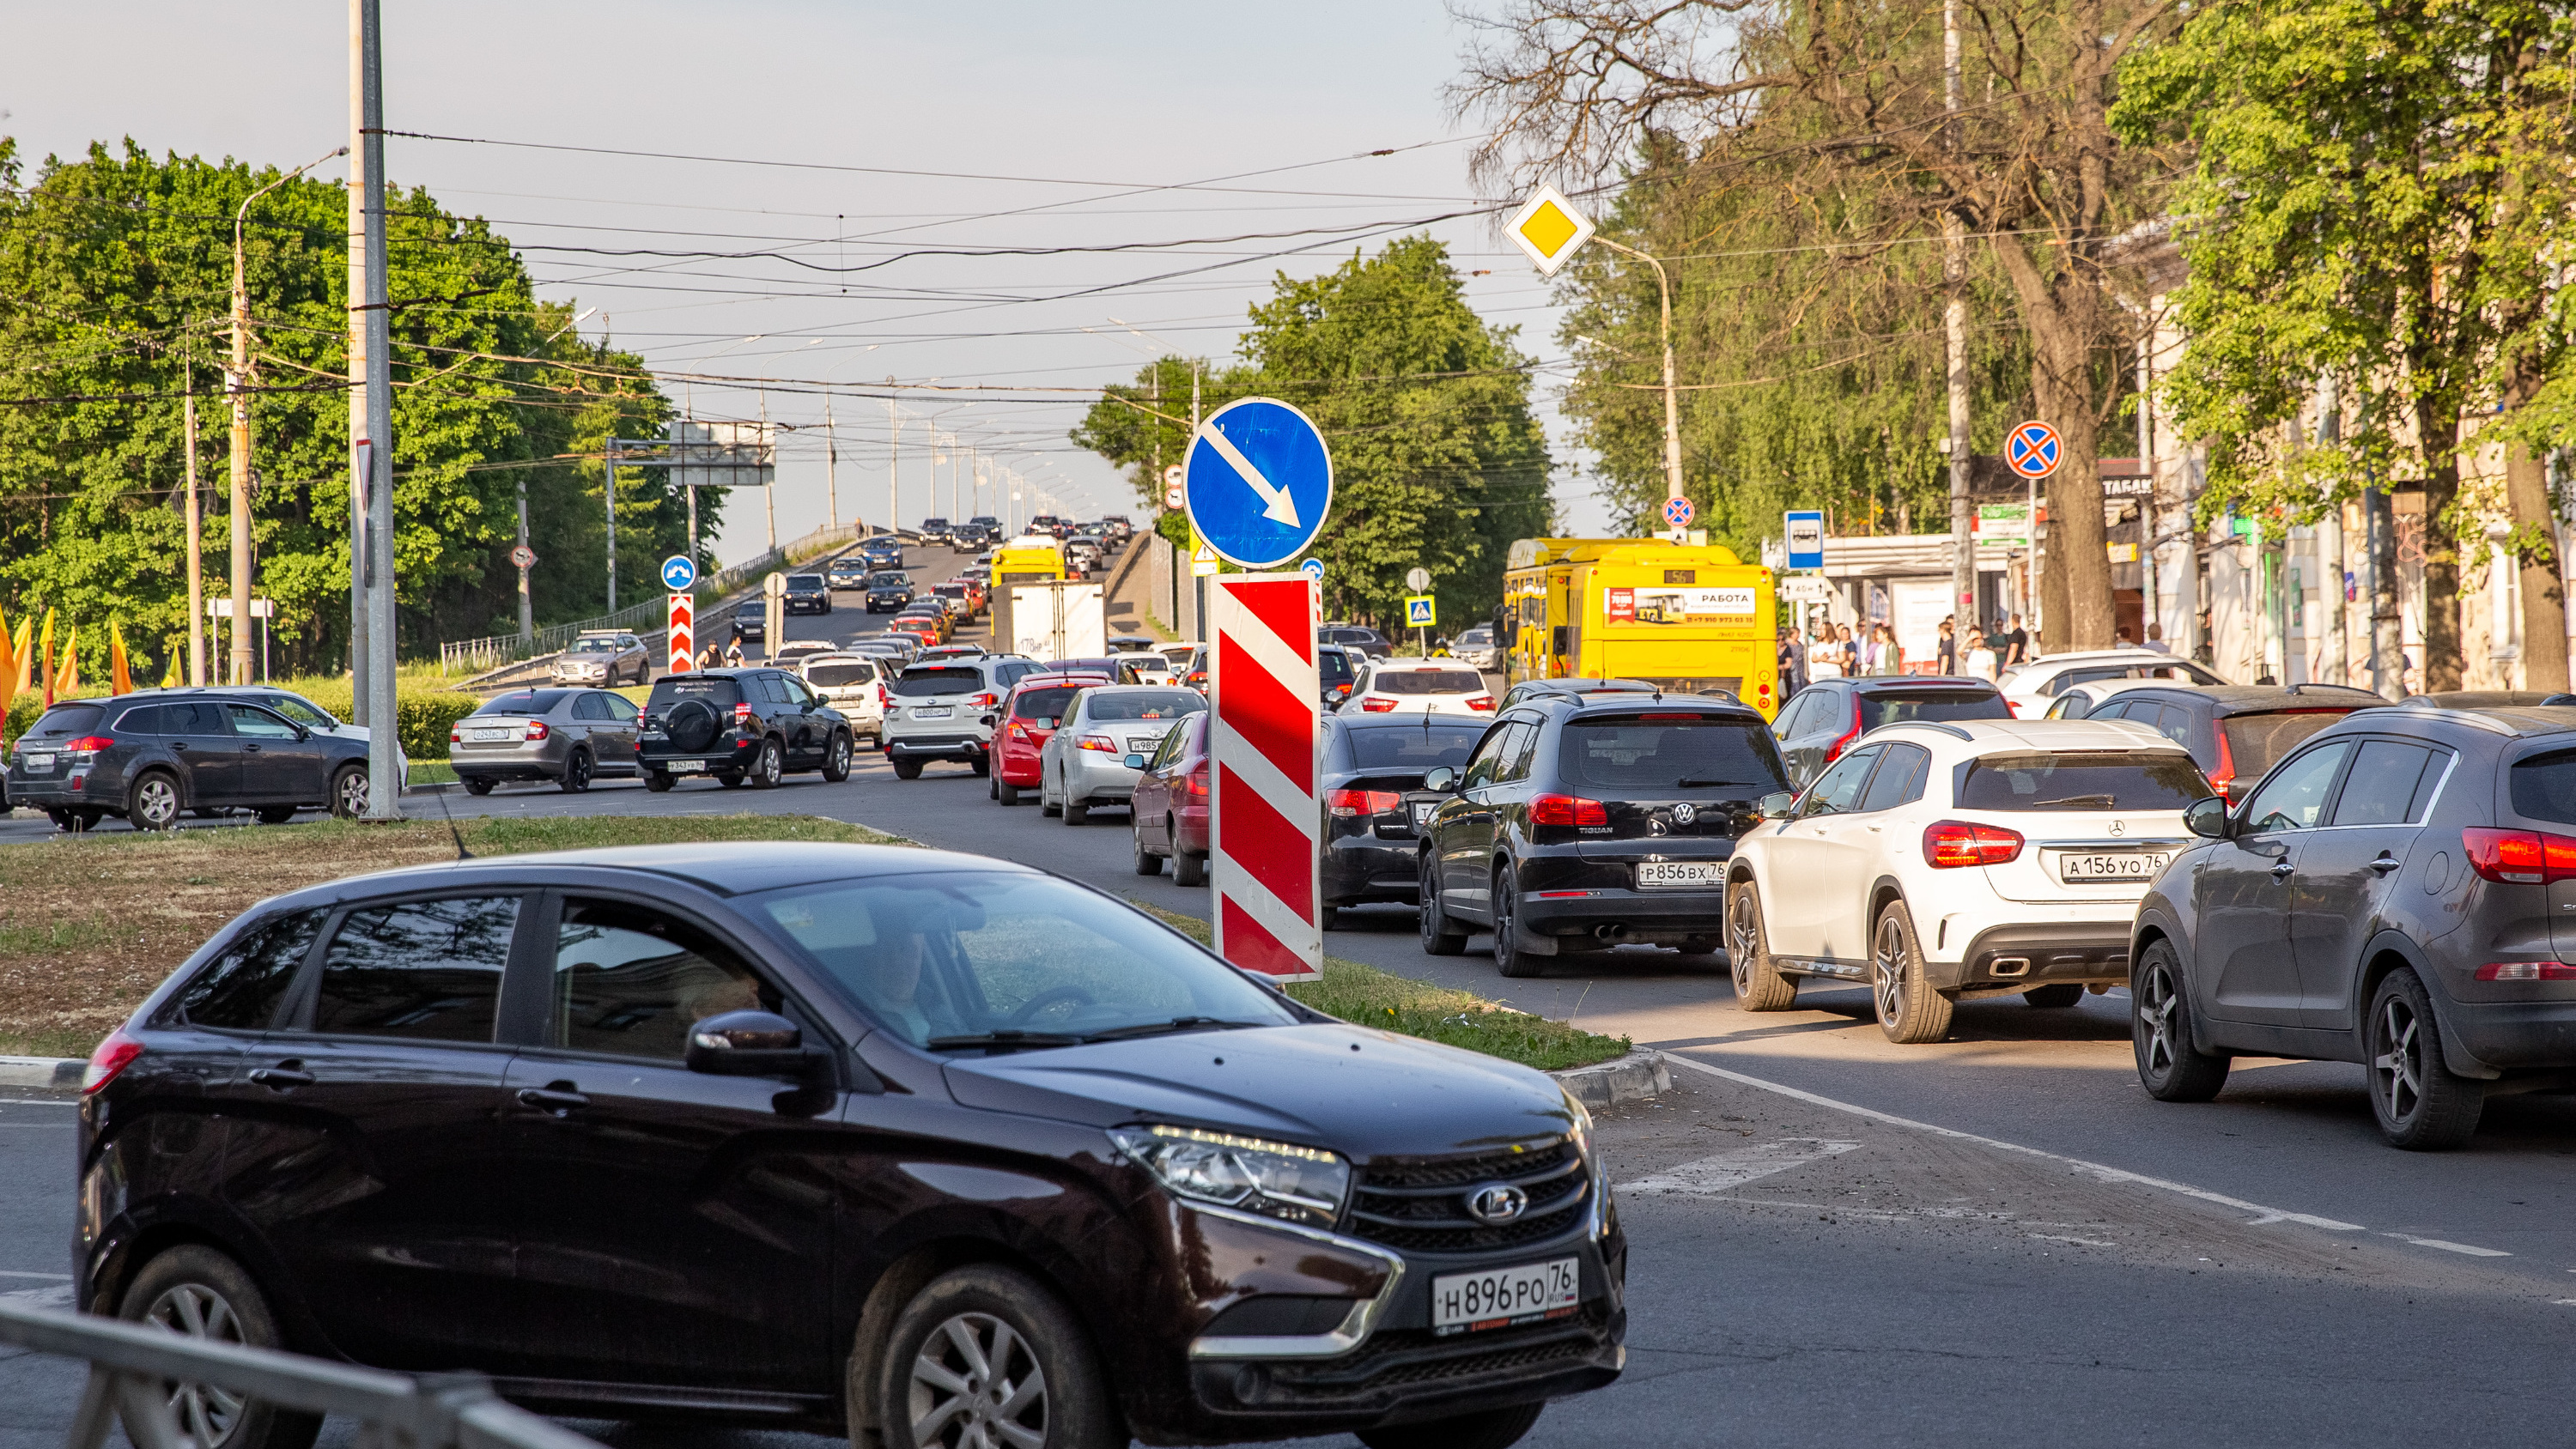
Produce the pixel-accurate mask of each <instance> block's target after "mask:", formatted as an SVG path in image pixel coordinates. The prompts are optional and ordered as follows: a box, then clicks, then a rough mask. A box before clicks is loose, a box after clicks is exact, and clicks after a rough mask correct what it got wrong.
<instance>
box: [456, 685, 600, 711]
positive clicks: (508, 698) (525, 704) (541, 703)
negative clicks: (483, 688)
mask: <svg viewBox="0 0 2576 1449" xmlns="http://www.w3.org/2000/svg"><path fill="white" fill-rule="evenodd" d="M588 692H589V691H587V690H571V689H514V690H511V691H510V692H509V693H507V694H496V695H494V696H492V697H491V698H490V699H487V700H485V701H483V707H482V708H481V709H478V710H476V711H474V712H475V713H476V714H525V715H539V714H547V713H550V712H552V711H553V709H554V707H555V706H556V705H559V704H561V703H563V701H564V696H566V695H569V694H581V693H588Z"/></svg>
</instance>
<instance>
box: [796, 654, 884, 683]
mask: <svg viewBox="0 0 2576 1449" xmlns="http://www.w3.org/2000/svg"><path fill="white" fill-rule="evenodd" d="M876 677H877V667H876V666H875V665H873V664H862V663H860V662H859V661H857V660H855V659H853V660H851V661H849V662H848V663H846V664H845V663H841V662H839V661H837V660H836V661H834V662H832V663H829V664H808V665H806V666H805V682H806V683H807V684H811V685H813V686H815V687H816V688H818V689H830V688H832V687H833V686H835V685H842V684H866V683H867V682H869V681H870V680H873V679H875V678H876Z"/></svg>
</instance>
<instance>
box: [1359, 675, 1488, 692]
mask: <svg viewBox="0 0 2576 1449" xmlns="http://www.w3.org/2000/svg"><path fill="white" fill-rule="evenodd" d="M1484 692H1485V677H1484V676H1483V675H1481V674H1478V673H1477V672H1476V671H1474V670H1472V669H1388V670H1381V671H1379V673H1378V676H1377V677H1376V678H1375V679H1372V680H1370V681H1369V693H1371V694H1395V695H1412V694H1482V693H1484Z"/></svg>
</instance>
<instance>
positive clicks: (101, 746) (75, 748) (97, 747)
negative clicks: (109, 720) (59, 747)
mask: <svg viewBox="0 0 2576 1449" xmlns="http://www.w3.org/2000/svg"><path fill="white" fill-rule="evenodd" d="M115 747H116V741H115V740H114V739H113V738H111V737H109V736H107V735H83V736H81V737H80V738H79V739H76V740H67V741H65V742H64V744H63V753H64V754H66V755H94V754H97V753H98V752H99V751H101V750H106V749H113V748H115Z"/></svg>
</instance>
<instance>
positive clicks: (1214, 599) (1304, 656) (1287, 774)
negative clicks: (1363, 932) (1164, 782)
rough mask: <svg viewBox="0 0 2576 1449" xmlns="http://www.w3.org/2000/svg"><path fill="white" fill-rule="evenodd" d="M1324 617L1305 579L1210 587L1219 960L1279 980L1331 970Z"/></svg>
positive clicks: (1237, 578) (1268, 578)
mask: <svg viewBox="0 0 2576 1449" xmlns="http://www.w3.org/2000/svg"><path fill="white" fill-rule="evenodd" d="M1316 608H1317V591H1316V588H1315V585H1314V583H1313V581H1312V580H1310V579H1308V578H1307V577H1306V576H1305V575H1304V574H1302V573H1296V574H1219V575H1217V576H1215V577H1213V578H1211V579H1209V580H1208V624H1209V627H1210V629H1211V630H1212V631H1213V632H1212V633H1211V634H1210V635H1209V637H1211V638H1213V639H1214V640H1216V659H1215V665H1214V667H1213V668H1212V669H1210V670H1209V672H1208V693H1209V697H1210V699H1211V700H1212V701H1213V704H1212V706H1211V708H1212V709H1213V710H1214V712H1215V715H1216V719H1215V721H1214V723H1213V724H1212V725H1211V727H1210V730H1209V735H1210V738H1211V740H1212V741H1213V742H1214V746H1215V748H1214V750H1213V751H1212V753H1213V755H1214V757H1215V759H1214V765H1215V768H1214V769H1213V771H1212V772H1211V774H1212V775H1213V779H1212V780H1211V781H1210V791H1209V797H1208V841H1209V845H1208V850H1209V857H1208V863H1209V867H1210V872H1209V873H1210V876H1211V879H1212V880H1213V882H1214V885H1215V888H1216V950H1217V954H1218V955H1220V956H1223V957H1224V958H1225V959H1226V960H1228V961H1231V962H1233V963H1234V964H1235V965H1237V966H1241V967H1243V968H1245V969H1246V970H1251V971H1259V972H1262V973H1263V974H1265V975H1269V976H1273V977H1276V978H1278V979H1280V980H1283V981H1303V980H1306V979H1308V978H1310V977H1313V976H1317V975H1320V974H1321V973H1322V970H1323V965H1324V930H1323V925H1322V921H1323V898H1322V883H1321V881H1320V880H1318V878H1317V876H1316V874H1315V857H1316V851H1317V850H1318V849H1319V848H1320V847H1321V844H1322V842H1321V841H1320V840H1319V839H1318V838H1317V836H1318V834H1319V832H1320V831H1321V830H1322V829H1323V814H1324V813H1323V811H1322V810H1321V809H1320V808H1318V806H1317V805H1316V803H1315V780H1316V776H1317V769H1316V759H1315V755H1316V749H1317V745H1318V741H1319V739H1320V737H1321V735H1322V725H1321V723H1320V719H1321V715H1322V705H1321V704H1320V703H1319V702H1318V701H1319V699H1320V696H1321V685H1320V683H1319V682H1318V680H1317V678H1316V661H1315V626H1316V625H1317V624H1318V623H1320V622H1321V618H1320V616H1319V615H1318V614H1317V612H1316Z"/></svg>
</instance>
